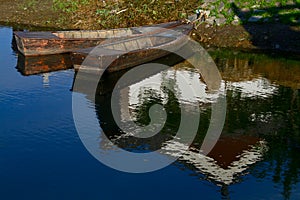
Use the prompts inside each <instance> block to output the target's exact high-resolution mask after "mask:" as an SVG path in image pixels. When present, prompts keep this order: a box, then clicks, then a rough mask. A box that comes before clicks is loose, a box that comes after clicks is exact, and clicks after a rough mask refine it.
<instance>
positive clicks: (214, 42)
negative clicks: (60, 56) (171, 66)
mask: <svg viewBox="0 0 300 200" xmlns="http://www.w3.org/2000/svg"><path fill="white" fill-rule="evenodd" d="M0 10H1V12H0V24H4V25H10V26H13V27H14V28H15V29H23V28H24V27H25V28H26V29H34V27H39V28H38V29H43V30H44V29H48V30H51V29H87V28H88V26H87V24H81V23H79V22H80V20H79V21H77V20H76V19H74V18H71V17H70V18H68V17H65V18H64V19H62V18H61V17H60V16H61V15H60V12H58V11H54V10H53V9H52V1H45V0H34V1H33V0H25V1H21V0H11V1H6V0H0ZM147 23H148V21H141V24H140V25H142V24H147ZM150 23H153V22H150ZM128 24H131V23H128ZM91 28H93V29H95V28H94V27H91ZM194 38H195V39H196V40H198V41H200V42H201V43H202V44H203V45H204V46H205V47H206V48H210V47H217V48H231V49H239V50H247V51H248V50H255V51H257V50H258V51H260V50H263V51H280V52H285V53H287V54H293V55H296V56H299V55H300V27H299V26H292V25H286V24H281V23H260V24H259V23H255V24H254V23H252V24H251V23H250V24H246V25H223V26H217V25H209V24H205V23H203V24H201V25H200V26H198V28H197V30H195V32H194Z"/></svg>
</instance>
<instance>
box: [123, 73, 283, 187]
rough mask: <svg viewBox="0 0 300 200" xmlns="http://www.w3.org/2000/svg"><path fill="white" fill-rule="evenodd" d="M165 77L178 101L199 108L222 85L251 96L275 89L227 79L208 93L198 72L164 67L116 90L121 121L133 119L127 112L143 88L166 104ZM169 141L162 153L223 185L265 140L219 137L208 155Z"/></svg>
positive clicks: (261, 82) (257, 154) (258, 153)
mask: <svg viewBox="0 0 300 200" xmlns="http://www.w3.org/2000/svg"><path fill="white" fill-rule="evenodd" d="M169 80H172V81H173V83H174V85H173V86H170V87H172V88H173V90H174V91H175V94H176V97H177V99H178V101H179V103H183V104H199V105H200V107H201V106H202V105H210V104H211V103H214V102H216V100H217V99H218V97H219V94H220V93H221V92H224V88H225V87H224V86H225V85H226V89H227V90H228V89H229V90H233V91H234V92H240V93H241V96H242V97H251V98H253V97H259V98H265V97H269V96H271V95H272V94H274V93H275V92H276V90H277V88H276V87H275V86H273V85H272V84H270V82H269V81H268V80H266V79H263V78H255V79H254V80H252V81H242V82H229V81H228V82H226V84H225V83H222V88H221V89H220V91H219V92H216V93H208V92H207V90H206V89H207V88H206V84H205V83H203V82H201V81H200V80H201V77H200V74H199V73H196V72H193V71H187V70H174V69H168V70H166V71H163V72H160V73H158V74H156V75H153V76H151V77H149V78H147V79H144V80H142V81H140V82H138V83H135V84H133V85H130V86H129V87H126V88H123V89H122V90H121V91H120V99H119V103H120V104H121V105H122V106H121V107H122V111H121V115H122V116H121V118H122V120H123V121H124V122H126V121H127V120H135V118H134V116H132V113H131V111H132V110H135V109H138V108H139V106H140V105H141V104H142V103H143V102H141V100H143V99H147V96H145V94H144V93H143V92H144V91H145V90H150V89H151V90H152V91H155V92H156V93H157V94H158V95H159V96H160V97H161V100H162V102H163V103H166V102H167V100H168V94H166V93H164V92H163V91H162V86H164V84H166V83H168V81H169ZM143 95H144V96H143ZM141 97H144V98H141ZM201 109H202V108H201ZM204 109H205V108H204ZM123 137H126V135H124V136H123ZM172 142H173V143H168V145H166V146H164V147H163V153H164V154H165V155H168V156H177V155H182V156H181V157H180V160H181V161H182V162H183V163H186V164H187V165H188V166H192V167H193V168H194V169H196V170H198V171H199V172H200V173H203V174H205V175H206V176H207V178H208V179H209V180H212V181H214V182H217V183H222V184H226V185H229V184H232V183H234V182H235V180H236V178H237V177H238V176H240V175H241V174H243V173H244V172H245V171H246V170H247V169H248V168H249V166H250V165H252V164H254V163H256V162H257V161H259V160H261V159H262V156H263V153H264V152H265V151H266V150H267V146H266V143H265V141H263V140H262V139H260V138H258V137H254V136H245V135H235V136H234V137H229V136H221V138H220V139H219V140H218V142H217V143H216V145H215V146H214V148H213V149H212V151H210V153H209V154H208V155H203V154H200V152H199V149H198V150H197V149H193V148H189V149H190V150H188V151H186V149H187V147H186V146H185V145H184V144H182V143H178V142H174V141H172ZM166 147H167V148H166Z"/></svg>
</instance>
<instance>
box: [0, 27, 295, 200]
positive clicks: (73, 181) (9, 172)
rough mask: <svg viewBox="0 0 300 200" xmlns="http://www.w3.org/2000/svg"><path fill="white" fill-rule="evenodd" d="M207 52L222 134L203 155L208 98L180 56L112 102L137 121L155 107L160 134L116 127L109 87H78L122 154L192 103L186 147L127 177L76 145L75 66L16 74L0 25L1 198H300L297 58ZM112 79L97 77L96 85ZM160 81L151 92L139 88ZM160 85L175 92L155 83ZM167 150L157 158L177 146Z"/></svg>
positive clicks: (152, 145)
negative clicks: (194, 120) (218, 81)
mask: <svg viewBox="0 0 300 200" xmlns="http://www.w3.org/2000/svg"><path fill="white" fill-rule="evenodd" d="M211 55H212V57H213V58H214V60H215V62H216V64H217V66H218V67H219V70H220V73H221V75H222V78H223V82H222V85H223V87H224V92H225V93H226V100H227V108H226V119H225V125H224V128H223V131H222V135H221V137H220V139H219V141H218V143H217V144H216V146H215V148H214V149H213V150H212V151H211V152H210V153H209V154H208V155H207V156H199V154H198V153H197V149H199V147H200V146H201V143H202V141H203V138H204V134H205V133H206V131H207V129H208V125H209V122H210V116H211V112H212V111H211V104H212V103H214V102H215V101H216V96H215V94H211V93H208V92H207V91H206V90H205V84H204V83H203V82H202V81H201V76H200V75H199V73H197V72H196V71H195V70H194V69H193V68H191V66H190V65H189V64H188V63H186V62H182V63H179V64H177V65H175V66H174V67H172V68H169V69H167V70H165V71H163V72H159V73H157V74H154V75H153V76H151V77H149V78H147V79H144V80H141V81H139V82H137V83H132V84H131V85H130V86H129V87H126V89H125V90H124V94H126V95H125V97H126V98H125V97H124V96H123V97H122V98H125V99H124V100H122V99H120V104H123V103H124V102H126V105H127V107H129V108H130V113H131V115H132V117H133V118H134V120H135V121H136V123H137V124H140V125H147V124H148V123H149V116H148V109H149V108H150V107H151V105H153V104H156V103H158V104H164V105H165V108H166V112H167V113H168V119H167V121H166V125H165V127H164V128H163V129H162V130H161V133H160V134H161V135H162V137H156V138H155V137H154V138H152V139H149V140H142V139H140V140H137V139H135V138H133V137H132V136H128V135H126V134H124V133H122V131H120V130H119V128H118V126H117V125H116V124H115V123H114V121H113V120H112V113H111V110H110V98H111V94H110V93H109V92H108V91H105V92H102V94H101V95H96V98H95V99H96V105H93V104H92V103H91V97H89V96H86V95H84V92H82V94H83V95H82V101H83V102H85V103H86V105H88V107H90V108H91V110H92V111H93V112H94V113H95V116H97V119H98V127H99V128H100V127H101V131H103V132H104V133H105V134H106V136H107V137H108V138H110V139H111V140H112V141H114V142H115V143H116V144H118V146H119V147H121V148H123V149H126V150H127V151H129V152H148V151H152V150H155V149H157V148H160V147H161V146H163V144H164V142H166V141H168V140H169V139H170V138H172V137H174V134H175V133H176V130H177V129H178V125H177V124H178V123H180V112H179V111H178V110H179V108H178V106H179V104H180V103H182V102H184V103H187V104H190V105H197V106H199V109H200V110H201V118H200V122H199V125H200V126H199V129H198V134H197V136H196V138H195V140H194V142H193V144H192V147H191V148H190V150H189V151H187V152H186V153H185V154H184V156H182V157H180V158H179V160H178V161H176V162H175V163H173V164H171V165H169V166H167V167H165V168H163V169H161V170H158V171H155V172H151V173H144V174H131V173H125V172H120V171H117V170H114V169H111V168H109V167H107V166H105V165H103V164H101V163H100V162H99V161H98V160H96V159H95V158H94V157H93V156H92V155H91V154H90V153H89V152H88V151H87V150H86V148H85V147H84V145H83V143H82V142H81V140H80V138H79V135H78V133H77V131H76V127H75V123H74V120H73V114H72V86H73V79H74V76H75V74H74V71H73V70H71V69H69V70H63V71H55V72H49V73H44V74H37V75H30V76H24V75H22V74H27V75H28V74H30V73H31V72H30V70H29V71H26V69H24V71H21V72H22V73H21V72H20V70H19V71H18V70H17V69H16V66H17V63H18V56H17V54H16V53H15V52H14V51H13V49H12V29H11V28H9V27H0V63H1V70H2V71H1V74H0V108H1V109H0V119H1V126H0V195H1V199H31V200H33V199H151V200H153V199H174V200H175V199H187V198H191V199H300V183H299V181H300V176H299V175H300V156H299V152H300V128H299V125H300V92H299V89H300V62H299V61H295V60H287V59H284V58H278V57H277V56H270V55H269V56H268V55H255V54H241V53H230V52H214V53H212V54H211ZM19 59H20V58H19ZM120 76H122V73H115V74H114V75H110V76H106V77H105V78H104V80H103V81H102V82H100V83H99V87H98V88H100V89H101V88H102V87H103V86H104V87H103V88H107V87H108V85H111V84H112V83H115V82H116V81H117V80H118V79H119V77H120ZM183 80H189V83H191V84H192V85H193V86H194V87H195V88H198V89H197V91H195V92H196V94H197V95H195V93H193V94H190V93H188V92H187V91H186V90H185V87H184V86H182V82H184V81H183ZM159 81H160V82H161V85H158V86H157V88H154V89H153V88H152V89H149V88H148V89H147V88H143V89H141V88H140V87H139V86H140V85H143V84H146V85H147V83H149V82H150V83H151V82H159ZM101 84H102V85H101ZM164 84H165V85H166V84H167V85H169V87H172V88H173V89H174V91H176V95H174V94H171V93H168V91H167V90H162V88H163V87H162V86H163V85H164ZM100 92H101V91H100ZM121 92H122V91H121ZM189 95H191V96H189ZM187 96H189V98H186V97H187ZM92 108H93V109H92ZM190 112H191V115H192V114H193V111H192V110H191V111H190ZM121 115H122V113H121ZM169 115H170V117H169ZM124 120H125V121H126V120H127V119H124ZM100 134H101V133H99V135H100ZM99 148H107V147H101V144H99ZM172 150H174V151H169V154H168V155H167V154H166V155H164V156H165V157H166V159H167V157H168V156H173V155H172V153H170V152H173V153H174V152H175V153H176V150H178V149H172ZM107 151H109V149H108V150H107Z"/></svg>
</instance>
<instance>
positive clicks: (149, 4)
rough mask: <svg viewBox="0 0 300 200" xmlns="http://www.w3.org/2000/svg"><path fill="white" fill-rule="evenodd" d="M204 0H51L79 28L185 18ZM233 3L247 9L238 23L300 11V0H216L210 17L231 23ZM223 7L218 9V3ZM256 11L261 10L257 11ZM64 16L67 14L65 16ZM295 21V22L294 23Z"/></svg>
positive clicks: (293, 20)
mask: <svg viewBox="0 0 300 200" xmlns="http://www.w3.org/2000/svg"><path fill="white" fill-rule="evenodd" d="M29 1H34V0H29ZM203 2H204V1H202V0H168V1H165V0H164V1H163V0H120V1H112V0H107V1H105V2H104V1H102V0H53V7H54V9H55V10H57V11H62V16H63V17H65V19H66V20H69V19H71V20H72V21H74V23H75V24H77V23H76V22H78V23H79V24H81V27H87V28H92V29H98V28H116V27H128V26H136V25H144V24H153V23H160V22H165V21H171V20H176V19H182V18H186V17H187V16H188V15H191V14H193V13H195V10H196V9H199V8H200V7H201V5H202V4H203ZM232 2H233V3H234V4H235V5H237V7H238V8H239V9H242V10H243V11H245V10H246V11H247V12H246V13H244V17H243V18H242V19H241V21H240V23H242V24H244V23H248V22H247V21H248V19H249V18H250V17H251V16H257V15H259V16H262V17H263V19H262V21H264V22H265V21H266V20H265V19H267V21H268V22H271V23H272V22H275V21H277V20H280V22H282V23H287V24H296V25H298V24H299V23H298V22H299V15H300V11H299V10H297V9H296V8H295V7H297V6H298V7H299V6H300V0H293V1H291V0H281V1H276V0H233V1H229V0H215V1H213V2H211V3H209V4H208V6H207V7H206V9H207V10H210V16H215V17H220V16H221V15H223V16H224V17H225V18H226V20H227V23H228V24H230V23H231V22H232V21H233V20H234V17H235V15H236V13H235V12H234V9H233V8H232ZM290 2H293V3H298V5H297V6H293V7H292V8H284V6H286V5H287V4H289V3H290ZM279 3H280V6H279ZM221 4H224V8H223V9H222V10H220V9H219V8H220V5H221ZM257 10H264V11H263V12H258V11H257ZM66 16H67V17H66ZM297 23H298V24H297Z"/></svg>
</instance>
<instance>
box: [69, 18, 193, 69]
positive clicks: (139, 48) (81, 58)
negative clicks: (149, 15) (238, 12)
mask: <svg viewBox="0 0 300 200" xmlns="http://www.w3.org/2000/svg"><path fill="white" fill-rule="evenodd" d="M192 28H193V25H192V24H182V25H180V26H177V27H175V28H173V29H170V30H168V31H164V32H160V33H157V34H151V35H147V36H141V37H135V38H127V39H123V40H119V41H116V42H112V43H109V44H101V45H98V46H97V47H95V48H86V49H80V50H77V51H74V52H72V53H71V60H72V63H73V66H74V68H75V70H78V69H79V68H80V70H85V71H90V72H97V71H103V70H106V71H108V72H114V71H119V70H123V69H127V68H130V67H133V66H136V65H139V64H143V63H147V62H150V61H152V60H155V59H158V58H161V57H163V56H166V55H168V54H170V52H174V51H176V50H178V49H180V48H181V47H182V46H183V45H185V43H186V42H187V40H188V37H187V36H186V35H187V34H189V33H190V32H191V31H192ZM108 66H109V67H108Z"/></svg>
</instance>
